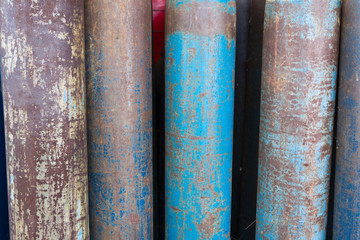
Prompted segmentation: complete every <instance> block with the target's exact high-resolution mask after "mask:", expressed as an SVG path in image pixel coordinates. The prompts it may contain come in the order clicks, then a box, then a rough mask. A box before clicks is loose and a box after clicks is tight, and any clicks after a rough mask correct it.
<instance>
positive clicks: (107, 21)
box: [85, 0, 153, 240]
mask: <svg viewBox="0 0 360 240" xmlns="http://www.w3.org/2000/svg"><path fill="white" fill-rule="evenodd" d="M85 22H86V56H87V94H88V95H87V112H88V136H89V137H88V148H89V177H90V179H89V191H90V193H89V194H90V195H89V196H90V226H91V237H92V239H101V240H102V239H152V238H153V189H152V184H153V183H152V88H151V84H152V82H151V75H152V73H151V67H152V66H151V59H152V57H151V49H152V47H151V31H152V28H151V22H152V18H151V0H138V1H133V0H119V1H107V0H85Z"/></svg>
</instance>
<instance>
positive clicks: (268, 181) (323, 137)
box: [256, 0, 340, 239]
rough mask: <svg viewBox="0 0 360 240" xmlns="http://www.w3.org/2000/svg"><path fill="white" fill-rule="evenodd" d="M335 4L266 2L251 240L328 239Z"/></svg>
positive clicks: (335, 60) (337, 12)
mask: <svg viewBox="0 0 360 240" xmlns="http://www.w3.org/2000/svg"><path fill="white" fill-rule="evenodd" d="M339 17H340V5H339V1H337V0H306V1H299V0H291V1H290V0H289V1H282V0H279V1H269V0H268V1H267V2H266V8H265V24H264V38H263V46H264V47H263V65H262V83H261V84H262V85H261V114H260V141H259V172H258V196H257V221H256V224H257V229H256V239H325V235H326V223H327V206H328V200H329V199H328V198H329V184H330V161H331V158H330V156H331V151H332V136H333V121H334V110H335V90H336V78H337V64H338V46H339V29H340V27H339V25H340V24H339V23H340V21H339Z"/></svg>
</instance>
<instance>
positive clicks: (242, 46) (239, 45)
mask: <svg viewBox="0 0 360 240" xmlns="http://www.w3.org/2000/svg"><path fill="white" fill-rule="evenodd" d="M250 2H251V1H250V0H236V57H235V99H234V107H235V111H234V139H233V141H234V143H233V151H234V152H233V182H234V184H233V188H232V198H231V206H232V210H231V213H232V214H231V236H233V237H235V238H238V237H239V234H240V228H239V221H240V205H239V203H240V194H241V184H240V182H241V171H242V170H241V162H242V157H243V148H242V147H243V132H244V129H243V127H244V107H245V83H246V63H247V55H248V54H247V49H248V48H247V44H248V41H247V40H248V29H249V10H250Z"/></svg>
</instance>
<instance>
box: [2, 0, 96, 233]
mask: <svg viewBox="0 0 360 240" xmlns="http://www.w3.org/2000/svg"><path fill="white" fill-rule="evenodd" d="M83 3H84V2H83V1H82V0H61V1H21V0H8V1H2V2H1V4H0V12H1V13H0V15H1V16H0V22H1V56H2V59H1V60H2V80H3V83H2V87H3V97H4V109H5V110H4V115H5V132H6V150H7V152H6V155H7V165H8V171H7V178H8V191H9V207H10V232H11V239H71V240H72V239H89V225H88V193H87V192H88V187H87V185H88V171H87V148H86V112H85V56H84V34H83V33H84V32H83V26H84V19H83V14H84V12H83Z"/></svg>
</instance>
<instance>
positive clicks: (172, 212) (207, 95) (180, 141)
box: [165, 0, 235, 240]
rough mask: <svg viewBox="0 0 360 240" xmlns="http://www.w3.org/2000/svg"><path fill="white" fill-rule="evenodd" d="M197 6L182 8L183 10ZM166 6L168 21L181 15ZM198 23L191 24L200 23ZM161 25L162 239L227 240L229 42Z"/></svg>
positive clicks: (231, 43) (231, 58)
mask: <svg viewBox="0 0 360 240" xmlns="http://www.w3.org/2000/svg"><path fill="white" fill-rule="evenodd" d="M203 2H205V1H196V0H193V1H186V3H184V4H187V6H186V7H185V8H183V9H191V7H192V5H191V4H194V3H195V4H198V5H197V6H199V7H201V4H202V3H203ZM208 2H210V1H208ZM208 2H207V3H208ZM211 2H217V3H227V4H230V5H231V3H233V4H234V1H211ZM171 4H175V1H167V14H169V11H175V12H172V13H173V14H176V15H177V17H179V15H178V14H186V13H187V11H183V12H176V11H178V9H177V8H175V7H174V6H172V5H171ZM207 6H209V5H207ZM212 6H213V8H214V9H216V11H219V12H220V13H221V11H223V10H222V9H224V8H223V7H219V6H221V5H212ZM234 6H235V4H234ZM168 10H169V11H168ZM224 12H226V10H224ZM167 17H168V16H167ZM180 17H181V16H180ZM197 17H198V20H199V21H198V22H197V23H196V22H195V23H194V24H204V23H205V24H206V21H204V19H202V18H203V17H204V16H203V15H200V14H199V15H197ZM234 20H235V18H234ZM174 21H175V22H176V19H175V20H174ZM200 22H201V23H200ZM166 24H167V26H166V27H167V33H166V38H165V43H166V63H165V64H166V73H165V77H166V88H165V92H166V105H165V119H166V125H165V129H166V168H165V169H166V170H165V177H166V183H165V185H166V187H165V188H166V210H165V211H166V223H165V224H166V239H189V240H191V239H229V238H230V212H231V165H232V141H233V113H234V71H235V66H234V65H235V37H234V36H232V37H229V36H226V35H225V33H223V32H216V33H213V34H208V35H207V34H204V33H202V32H198V33H197V32H191V30H190V29H186V28H183V29H182V30H181V31H175V32H170V30H169V29H171V27H173V26H170V25H171V24H173V22H170V21H166ZM217 24H223V23H221V22H220V23H217ZM227 24H229V25H230V27H232V26H231V24H234V23H231V22H228V23H227ZM203 27H205V26H203ZM208 27H210V26H208ZM223 27H224V29H225V28H226V26H225V25H224V26H223ZM233 27H234V31H235V24H234V25H233ZM205 28H206V27H205ZM199 29H200V28H199ZM230 30H231V29H230Z"/></svg>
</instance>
